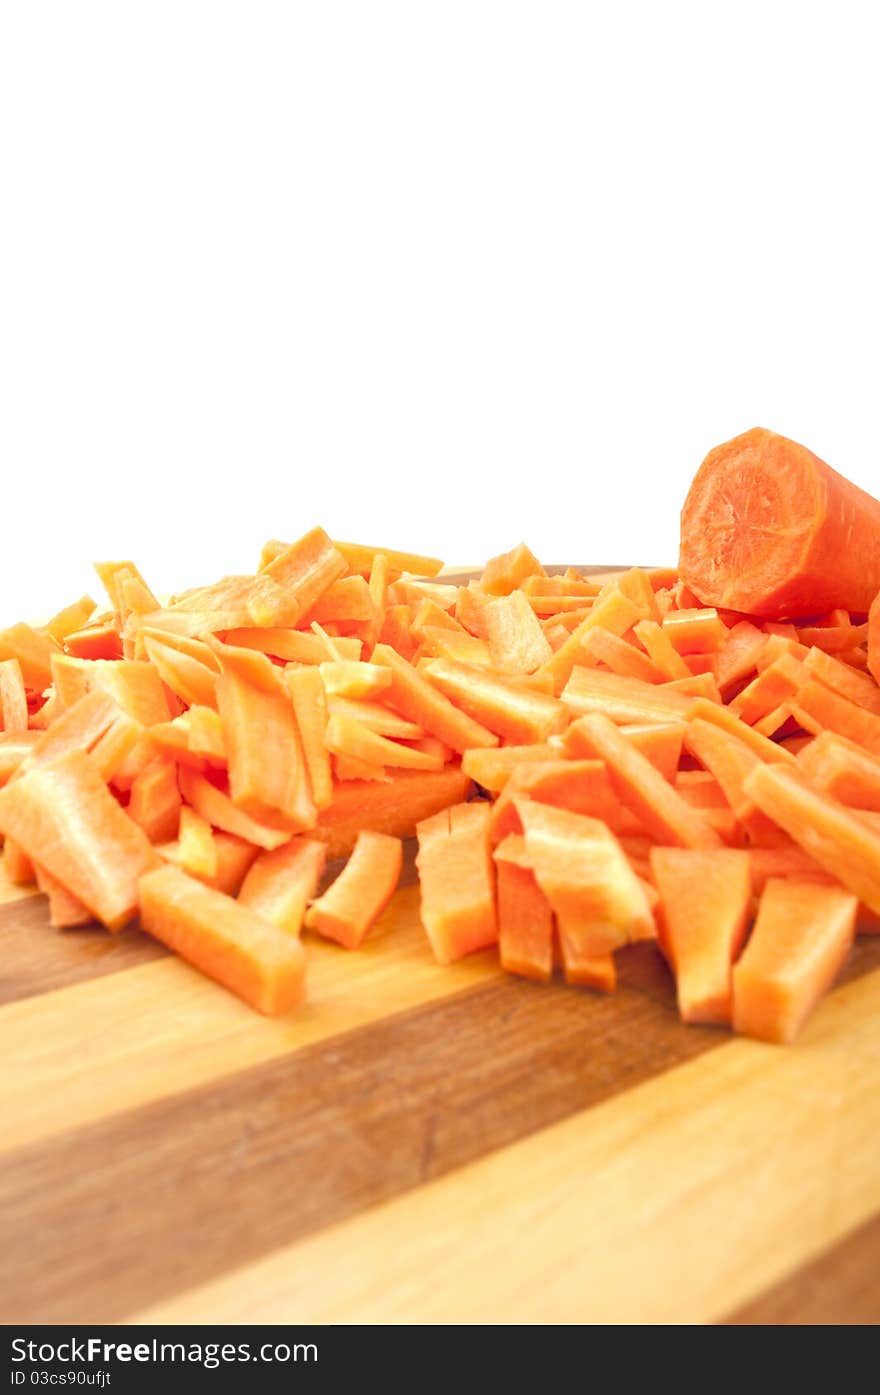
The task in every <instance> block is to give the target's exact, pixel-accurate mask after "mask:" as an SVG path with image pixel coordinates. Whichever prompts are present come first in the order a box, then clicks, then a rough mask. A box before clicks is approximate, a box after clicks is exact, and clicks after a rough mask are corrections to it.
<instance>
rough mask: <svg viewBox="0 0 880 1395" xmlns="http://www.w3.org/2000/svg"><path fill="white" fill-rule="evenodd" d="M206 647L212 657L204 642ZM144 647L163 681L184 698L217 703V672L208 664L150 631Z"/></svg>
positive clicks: (211, 703)
mask: <svg viewBox="0 0 880 1395" xmlns="http://www.w3.org/2000/svg"><path fill="white" fill-rule="evenodd" d="M205 650H206V652H207V653H208V654H210V655H211V657H212V658H213V657H214V656H213V654H211V650H210V649H209V648H208V646H207V645H205ZM144 651H145V653H146V655H147V658H148V659H149V660H150V663H151V664H152V665H153V667H154V669H155V671H156V673H157V674H158V675H159V677H160V679H161V680H162V682H163V683H165V684H166V686H167V687H169V688H170V689H171V691H172V692H173V693H176V694H177V696H178V697H179V698H182V699H183V701H184V702H187V703H198V704H200V705H202V706H208V707H213V706H215V705H216V701H217V699H216V695H215V689H216V682H217V673H216V671H215V670H214V669H212V667H211V666H210V665H208V664H205V663H202V662H201V660H200V659H197V658H194V657H193V656H192V655H191V654H183V653H181V652H180V650H179V649H177V648H176V647H175V646H173V645H171V644H165V643H163V642H162V641H160V640H158V639H154V638H153V636H152V635H149V636H145V637H144Z"/></svg>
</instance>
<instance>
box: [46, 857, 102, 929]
mask: <svg viewBox="0 0 880 1395" xmlns="http://www.w3.org/2000/svg"><path fill="white" fill-rule="evenodd" d="M34 872H35V874H36V879H37V886H38V887H39V889H40V891H42V893H43V895H44V896H47V897H48V899H49V924H50V925H52V926H54V928H55V929H56V930H71V929H75V928H76V927H77V926H80V925H93V924H94V920H95V917H94V916H93V915H92V913H91V911H90V910H89V909H88V907H87V906H84V905H83V903H82V901H79V900H77V898H76V897H75V896H73V895H72V894H71V893H70V892H69V891H68V890H67V887H66V886H62V885H61V883H60V882H59V881H57V880H56V879H55V877H53V876H51V875H50V874H49V873H48V872H47V871H46V869H45V867H34Z"/></svg>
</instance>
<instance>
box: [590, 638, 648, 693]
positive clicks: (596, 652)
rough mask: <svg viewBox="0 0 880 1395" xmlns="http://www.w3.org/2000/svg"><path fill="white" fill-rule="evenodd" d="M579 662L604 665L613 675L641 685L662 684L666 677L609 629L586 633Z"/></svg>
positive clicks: (641, 651)
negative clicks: (636, 680) (619, 675)
mask: <svg viewBox="0 0 880 1395" xmlns="http://www.w3.org/2000/svg"><path fill="white" fill-rule="evenodd" d="M581 662H582V663H584V664H586V665H591V664H594V663H602V664H605V665H606V666H607V667H608V668H610V670H611V672H612V673H619V674H623V675H625V676H627V677H630V678H639V679H641V681H642V682H643V683H662V682H663V680H664V678H665V677H666V675H665V674H664V673H661V671H660V669H659V668H657V666H656V665H655V664H653V663H652V662H651V660H650V659H649V658H648V656H647V654H645V653H644V651H643V650H641V649H637V648H636V647H635V645H634V644H630V643H629V642H628V641H627V640H625V639H621V638H620V636H619V635H613V634H611V632H610V631H609V630H601V629H600V630H588V631H587V633H586V634H585V635H584V638H583V641H582V644H581Z"/></svg>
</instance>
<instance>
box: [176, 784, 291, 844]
mask: <svg viewBox="0 0 880 1395" xmlns="http://www.w3.org/2000/svg"><path fill="white" fill-rule="evenodd" d="M177 778H178V780H179V782H180V792H181V794H182V795H183V797H184V799H185V800H186V801H187V803H188V804H191V805H192V807H193V808H194V809H195V811H196V813H197V814H201V816H202V818H203V819H207V821H208V823H209V824H211V825H212V827H214V828H222V829H223V831H224V832H225V833H234V834H235V835H236V837H238V838H244V839H246V840H247V842H249V843H253V844H254V845H255V846H256V847H258V848H267V849H269V850H270V851H271V849H272V848H278V847H280V846H281V844H282V843H287V842H288V841H289V840H290V837H291V829H290V828H280V827H277V826H275V825H273V824H271V823H268V822H267V821H265V820H263V819H259V820H258V819H254V818H251V816H250V815H249V814H247V813H245V811H244V809H240V808H239V807H238V805H236V804H234V803H233V801H232V800H231V799H230V798H229V795H228V794H226V793H224V791H223V790H221V789H219V788H218V786H216V785H213V784H211V782H210V781H209V780H207V779H205V777H204V775H200V774H199V772H198V771H197V770H192V769H190V768H188V767H187V766H185V765H181V766H180V768H179V770H178V776H177Z"/></svg>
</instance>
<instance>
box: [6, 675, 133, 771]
mask: <svg viewBox="0 0 880 1395" xmlns="http://www.w3.org/2000/svg"><path fill="white" fill-rule="evenodd" d="M118 716H119V708H118V707H117V705H116V703H115V702H114V701H113V699H112V698H111V697H109V696H108V694H107V693H104V692H100V691H98V690H97V689H96V690H94V691H93V692H89V693H86V695H85V696H84V697H82V698H80V699H79V701H77V702H75V703H74V704H73V706H72V707H68V708H67V710H66V711H64V712H62V713H61V715H60V716H59V717H58V718H56V720H55V721H54V722H53V723H52V725H51V727H49V728H47V730H46V731H45V732H43V733H42V735H41V736H40V739H39V741H35V742H34V745H33V748H32V749H31V751H30V754H29V755H28V756H27V758H26V759H25V761H23V763H22V765H21V770H22V771H26V770H31V769H33V768H34V767H36V766H39V765H48V764H49V763H51V762H52V761H55V760H57V759H58V758H59V757H60V756H65V755H68V754H70V753H71V752H74V751H90V750H91V749H92V747H93V746H95V745H96V744H97V742H98V741H100V739H101V737H102V736H104V734H105V733H106V732H107V731H109V729H110V727H111V726H112V725H113V723H114V722H115V721H116V719H117V718H118Z"/></svg>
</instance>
